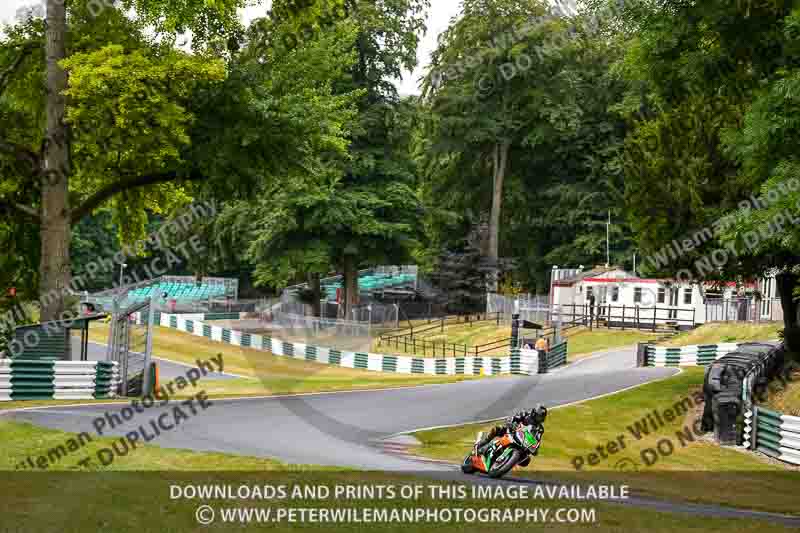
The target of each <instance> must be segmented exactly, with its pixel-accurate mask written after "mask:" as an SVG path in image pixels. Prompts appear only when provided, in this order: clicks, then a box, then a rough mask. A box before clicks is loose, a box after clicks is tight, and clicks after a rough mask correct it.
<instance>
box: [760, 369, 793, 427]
mask: <svg viewBox="0 0 800 533" xmlns="http://www.w3.org/2000/svg"><path fill="white" fill-rule="evenodd" d="M768 391H769V396H768V398H767V401H766V402H764V404H763V405H764V407H767V408H768V409H773V410H775V411H778V412H780V413H783V414H785V415H790V416H800V371H799V370H795V371H793V372H792V373H791V374H790V376H789V379H787V380H786V381H783V380H773V381H772V383H770V385H769V388H768Z"/></svg>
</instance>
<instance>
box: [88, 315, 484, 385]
mask: <svg viewBox="0 0 800 533" xmlns="http://www.w3.org/2000/svg"><path fill="white" fill-rule="evenodd" d="M107 337H108V333H107V326H101V325H93V326H92V328H91V330H90V338H91V340H92V341H95V342H101V343H103V344H105V342H106V339H107ZM153 353H154V354H155V355H157V356H158V357H163V358H165V359H169V360H172V361H177V362H180V363H186V364H190V365H194V364H196V361H197V360H208V359H211V358H212V357H216V356H217V355H218V354H222V357H223V360H224V371H225V372H230V373H233V374H237V375H240V376H244V377H246V378H251V379H240V380H235V379H231V380H203V381H202V382H201V386H202V387H203V388H205V389H206V390H207V392H208V393H209V394H210V395H211V394H214V395H231V394H233V395H251V394H252V395H265V394H293V393H308V392H330V391H340V390H357V389H375V388H386V387H408V386H417V385H431V384H437V383H453V382H457V381H463V380H465V379H475V378H474V377H472V376H428V375H409V374H394V373H385V372H372V371H367V370H356V369H349V368H341V367H335V366H331V365H323V364H319V363H312V362H306V361H301V360H297V359H292V358H289V357H282V356H275V355H272V354H270V353H268V352H264V351H260V350H254V349H251V348H242V347H239V346H231V345H229V344H223V343H220V342H214V341H211V340H209V339H206V338H204V337H198V336H196V335H191V334H189V333H184V332H180V331H176V330H174V329H170V328H163V327H157V328H155V335H154V337H153ZM162 381H163V380H162Z"/></svg>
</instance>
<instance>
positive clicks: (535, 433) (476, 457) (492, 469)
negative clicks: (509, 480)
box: [461, 424, 544, 478]
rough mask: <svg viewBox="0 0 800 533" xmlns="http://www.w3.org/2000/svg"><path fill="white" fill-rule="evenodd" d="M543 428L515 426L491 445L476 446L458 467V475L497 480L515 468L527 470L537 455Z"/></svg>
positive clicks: (493, 440) (479, 439) (479, 437)
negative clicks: (520, 467)
mask: <svg viewBox="0 0 800 533" xmlns="http://www.w3.org/2000/svg"><path fill="white" fill-rule="evenodd" d="M543 433H544V428H543V427H541V426H539V427H535V426H531V425H525V424H516V425H515V426H514V427H512V428H509V430H508V431H507V432H506V433H505V434H503V435H500V436H498V437H495V438H494V439H492V441H491V442H489V443H488V444H486V445H485V446H482V447H481V449H480V450H478V449H477V442H480V441H481V438H482V435H479V436H478V440H477V441H476V446H475V447H474V448H473V449H472V453H470V454H469V455H468V456H467V457H466V458H465V459H464V462H463V463H462V464H461V471H462V472H464V473H465V474H474V473H475V472H483V473H484V474H488V475H489V477H492V478H500V477H503V476H504V475H506V474H507V473H509V472H510V471H511V469H512V468H514V467H515V466H517V465H519V466H528V465H529V464H530V462H531V456H532V455H536V454H537V453H538V451H539V446H540V445H541V444H542V434H543Z"/></svg>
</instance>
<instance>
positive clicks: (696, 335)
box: [661, 322, 783, 346]
mask: <svg viewBox="0 0 800 533" xmlns="http://www.w3.org/2000/svg"><path fill="white" fill-rule="evenodd" d="M782 329H783V324H782V323H780V322H761V323H758V324H754V323H752V322H712V323H710V324H703V325H702V326H700V327H699V328H696V329H693V330H691V331H686V332H683V333H679V334H678V335H676V336H674V337H672V338H671V339H669V340H668V341H665V342H663V343H661V346H692V345H695V344H718V343H727V342H756V341H767V340H775V339H777V338H778V331H780V330H782Z"/></svg>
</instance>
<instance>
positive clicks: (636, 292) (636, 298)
mask: <svg viewBox="0 0 800 533" xmlns="http://www.w3.org/2000/svg"><path fill="white" fill-rule="evenodd" d="M633 303H635V304H640V303H642V288H641V287H636V288H635V289H633Z"/></svg>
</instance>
